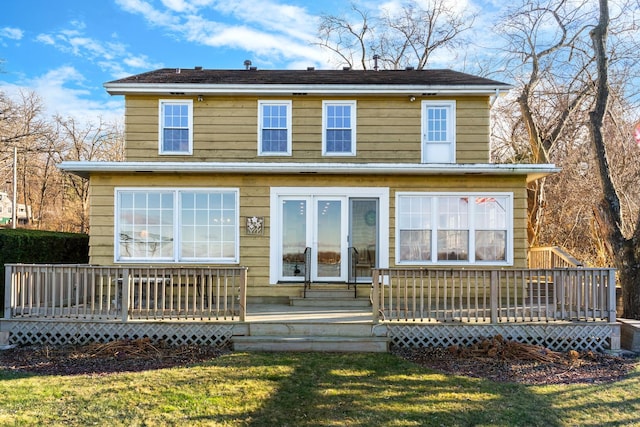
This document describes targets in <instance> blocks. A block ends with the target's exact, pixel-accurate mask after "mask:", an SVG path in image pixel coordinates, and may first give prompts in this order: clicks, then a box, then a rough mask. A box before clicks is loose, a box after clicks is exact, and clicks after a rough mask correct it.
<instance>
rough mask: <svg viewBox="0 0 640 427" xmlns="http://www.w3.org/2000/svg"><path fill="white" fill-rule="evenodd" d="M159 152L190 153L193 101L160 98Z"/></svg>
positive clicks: (191, 145) (191, 146) (191, 148)
mask: <svg viewBox="0 0 640 427" xmlns="http://www.w3.org/2000/svg"><path fill="white" fill-rule="evenodd" d="M159 123H160V137H159V140H160V154H192V151H193V101H191V100H190V99H185V100H160V117H159Z"/></svg>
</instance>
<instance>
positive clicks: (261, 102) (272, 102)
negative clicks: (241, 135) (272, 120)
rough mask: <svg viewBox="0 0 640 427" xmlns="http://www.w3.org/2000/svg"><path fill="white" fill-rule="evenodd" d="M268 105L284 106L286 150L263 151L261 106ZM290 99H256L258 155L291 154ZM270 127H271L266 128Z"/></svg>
mask: <svg viewBox="0 0 640 427" xmlns="http://www.w3.org/2000/svg"><path fill="white" fill-rule="evenodd" d="M268 105H278V106H282V105H284V106H285V107H286V116H285V118H286V121H287V126H286V131H287V149H286V151H265V150H263V146H262V131H263V130H264V129H265V128H264V127H263V119H264V111H263V107H264V106H268ZM291 110H292V101H291V100H276V99H274V100H258V155H259V156H291V152H292V134H293V132H292V123H291V119H292V113H291ZM267 129H271V128H267ZM272 129H282V128H272Z"/></svg>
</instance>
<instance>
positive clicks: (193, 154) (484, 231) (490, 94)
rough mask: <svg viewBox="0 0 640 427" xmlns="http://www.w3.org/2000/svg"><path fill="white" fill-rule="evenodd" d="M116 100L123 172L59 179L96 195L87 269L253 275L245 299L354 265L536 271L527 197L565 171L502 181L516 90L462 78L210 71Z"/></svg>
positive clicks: (432, 73) (507, 176) (548, 168)
mask: <svg viewBox="0 0 640 427" xmlns="http://www.w3.org/2000/svg"><path fill="white" fill-rule="evenodd" d="M105 87H106V89H107V91H108V92H109V93H110V94H112V95H124V96H125V103H126V113H125V117H126V159H127V160H126V162H122V163H109V162H64V163H63V164H62V166H61V167H62V168H63V169H65V170H67V171H70V172H73V173H76V174H79V175H81V176H85V177H88V178H90V183H91V205H92V206H93V208H92V210H91V244H90V246H91V251H90V256H91V263H92V264H103V265H111V264H126V263H145V264H148V263H159V264H225V265H226V264H229V265H244V266H247V267H249V269H250V271H251V276H250V282H249V285H248V296H249V297H252V296H255V297H263V298H270V297H281V296H288V295H290V294H292V292H296V290H295V289H296V288H295V287H292V286H290V285H291V284H294V283H301V282H303V281H304V276H305V273H307V272H308V273H310V276H311V277H310V279H311V281H312V282H338V283H346V282H347V281H348V279H349V277H348V273H349V272H348V265H347V264H348V263H347V260H348V259H349V248H356V250H357V252H358V253H359V254H360V255H361V258H364V257H366V258H368V261H369V262H370V265H369V267H389V266H401V265H403V266H427V265H430V266H451V267H462V266H466V267H469V266H500V267H509V266H516V267H525V266H526V259H527V241H526V222H525V221H526V193H525V187H526V183H527V182H528V181H531V180H534V179H537V178H539V177H542V176H545V175H547V174H549V173H552V172H554V171H556V170H557V169H556V168H555V167H553V166H552V165H530V164H527V165H500V164H492V163H491V162H490V148H489V109H490V104H491V102H492V99H493V98H494V97H495V96H499V95H500V93H503V92H505V91H507V90H509V85H507V84H504V83H500V82H497V81H492V80H489V79H485V78H480V77H475V76H471V75H467V74H463V73H458V72H454V71H450V70H424V71H422V70H421V71H416V70H401V71H361V70H341V71H333V70H331V71H329V70H313V69H310V70H303V71H282V70H257V69H252V68H251V69H247V70H206V69H201V68H199V67H197V68H195V69H161V70H156V71H152V72H148V73H144V74H140V75H136V76H132V77H128V78H124V79H121V80H117V81H113V82H109V83H107V84H106V85H105ZM114 213H115V215H114ZM306 248H310V251H311V254H312V256H311V259H310V264H309V265H306V263H305V260H304V251H305V249H306ZM357 274H358V277H357V279H358V280H359V281H370V280H371V275H370V270H368V269H367V270H364V269H362V270H359V271H358V272H357Z"/></svg>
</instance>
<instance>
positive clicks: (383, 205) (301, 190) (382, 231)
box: [269, 187, 389, 285]
mask: <svg viewBox="0 0 640 427" xmlns="http://www.w3.org/2000/svg"><path fill="white" fill-rule="evenodd" d="M289 196H291V197H309V196H312V197H339V198H342V197H344V198H346V200H347V204H348V200H349V199H350V198H377V199H378V209H379V213H378V221H379V225H378V252H379V254H378V264H379V267H380V268H388V267H389V188H388V187H271V189H270V233H269V283H270V284H272V285H275V284H277V283H278V281H279V280H280V277H281V264H282V256H281V250H280V243H281V218H280V209H279V208H280V198H281V197H289ZM347 209H348V206H347ZM347 216H348V215H347ZM345 226H346V227H345V229H344V230H343V237H344V239H343V241H344V243H345V244H346V242H347V239H348V235H347V234H348V232H349V224H348V223H347V224H345ZM345 262H346V260H345Z"/></svg>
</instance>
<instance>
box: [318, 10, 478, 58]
mask: <svg viewBox="0 0 640 427" xmlns="http://www.w3.org/2000/svg"><path fill="white" fill-rule="evenodd" d="M421 4H424V6H422V5H418V4H417V3H415V2H410V1H403V2H402V3H401V4H400V7H399V8H398V9H390V8H386V9H382V10H380V11H371V10H367V9H364V8H359V7H358V6H356V5H354V4H352V6H351V13H350V14H348V15H342V16H336V15H324V16H323V17H322V20H321V23H320V26H319V28H318V38H319V41H318V42H317V44H318V45H319V46H322V47H324V48H325V49H327V50H329V51H330V52H331V53H333V54H334V55H335V56H336V58H337V60H338V61H337V62H339V63H342V64H343V65H346V66H348V67H352V68H362V69H368V68H371V64H372V63H373V64H375V65H378V66H380V67H382V68H385V69H399V68H405V67H408V66H412V67H414V68H415V69H418V70H421V69H424V68H426V67H427V66H428V64H429V62H430V60H431V59H432V58H433V56H434V54H436V53H437V52H439V51H443V50H446V51H447V52H449V53H450V54H451V55H453V54H455V49H456V48H457V47H460V46H461V45H463V44H464V39H463V36H464V33H465V32H466V31H467V30H469V29H470V28H471V27H472V26H473V22H474V20H475V17H476V15H475V14H474V13H472V12H470V11H468V10H458V9H456V8H455V7H454V6H453V4H454V3H453V2H451V1H448V0H428V1H426V2H421ZM374 57H375V58H374ZM375 65H374V67H375Z"/></svg>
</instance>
